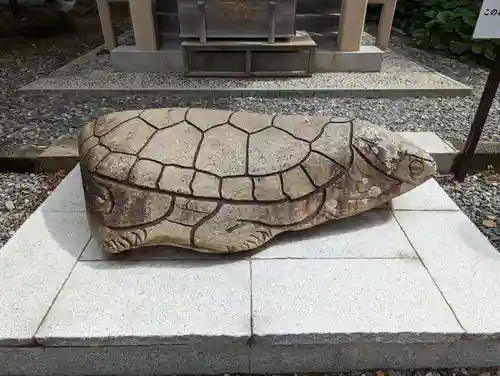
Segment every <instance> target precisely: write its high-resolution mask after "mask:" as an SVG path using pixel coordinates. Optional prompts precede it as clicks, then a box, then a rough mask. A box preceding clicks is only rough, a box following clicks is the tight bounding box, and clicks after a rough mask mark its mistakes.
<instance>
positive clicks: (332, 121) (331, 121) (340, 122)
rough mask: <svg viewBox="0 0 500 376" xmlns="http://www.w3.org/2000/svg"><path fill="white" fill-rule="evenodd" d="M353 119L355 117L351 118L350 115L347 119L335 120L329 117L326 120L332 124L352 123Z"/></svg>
mask: <svg viewBox="0 0 500 376" xmlns="http://www.w3.org/2000/svg"><path fill="white" fill-rule="evenodd" d="M354 119H355V118H353V117H350V118H349V119H348V120H343V121H335V120H332V119H330V120H329V121H328V122H329V123H332V124H347V123H352V122H353V121H354Z"/></svg>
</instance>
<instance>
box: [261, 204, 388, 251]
mask: <svg viewBox="0 0 500 376" xmlns="http://www.w3.org/2000/svg"><path fill="white" fill-rule="evenodd" d="M382 209H385V210H382ZM388 209H389V207H388V205H387V204H384V205H382V206H380V207H379V208H375V209H372V210H368V211H366V212H363V213H359V214H357V215H354V216H351V217H347V218H342V219H337V220H331V221H329V222H326V223H323V224H321V225H318V226H315V227H313V228H309V229H305V230H300V231H293V232H284V233H281V234H279V235H277V236H276V237H274V238H273V239H271V240H270V241H268V242H267V243H266V244H264V245H263V246H262V247H260V248H258V249H256V250H255V252H253V253H254V254H256V253H258V251H261V250H264V249H265V248H268V247H272V246H273V245H275V244H280V245H282V244H286V243H293V242H295V241H299V240H312V239H315V238H322V237H327V236H335V235H341V234H345V233H348V232H351V231H360V230H363V229H368V228H372V227H374V226H379V225H381V224H383V223H386V222H388V221H389V220H390V219H391V217H392V213H391V211H390V210H388Z"/></svg>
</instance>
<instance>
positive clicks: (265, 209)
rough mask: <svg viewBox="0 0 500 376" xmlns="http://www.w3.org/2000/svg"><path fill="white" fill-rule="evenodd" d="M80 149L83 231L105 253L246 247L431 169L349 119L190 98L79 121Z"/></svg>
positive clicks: (386, 193)
mask: <svg viewBox="0 0 500 376" xmlns="http://www.w3.org/2000/svg"><path fill="white" fill-rule="evenodd" d="M79 152H80V156H81V170H82V178H83V184H84V192H85V200H86V205H87V213H88V218H89V223H90V225H91V228H92V232H93V234H94V236H95V237H96V238H97V240H98V241H99V243H100V244H101V246H102V247H103V248H104V249H105V250H107V251H109V252H113V253H119V252H122V251H124V250H128V249H131V248H137V247H142V246H150V245H173V246H177V247H185V248H190V249H193V250H195V251H200V252H221V253H224V252H236V251H243V250H250V249H254V248H257V247H259V246H261V245H263V244H264V243H266V242H267V241H268V240H269V239H271V238H272V237H274V236H275V235H277V234H279V233H282V232H285V231H296V230H303V229H306V228H310V227H313V226H316V225H319V224H321V223H324V222H326V221H329V220H332V219H339V218H343V217H347V216H352V215H355V214H358V213H360V212H363V211H366V210H369V209H372V208H375V207H377V206H380V205H381V204H383V203H386V202H387V201H389V200H391V199H392V198H394V197H396V196H398V195H400V194H402V193H404V192H407V191H408V190H410V189H412V188H414V187H415V186H417V185H419V184H421V183H423V182H425V181H426V180H427V179H429V178H430V177H431V176H432V175H433V174H434V173H435V168H436V165H435V162H434V160H433V159H432V157H431V156H429V155H428V154H427V153H426V152H424V151H423V150H421V149H420V148H419V147H417V146H415V145H414V144H412V143H411V142H410V141H408V140H406V139H405V138H403V137H401V136H399V135H398V134H396V133H393V132H391V131H389V130H387V129H384V128H382V127H378V126H375V125H373V124H370V123H366V122H362V121H359V120H353V119H348V118H329V117H322V116H301V115H278V116H271V115H265V114H257V113H248V112H230V111H224V110H212V109H200V108H190V109H187V108H166V109H147V110H143V111H124V112H115V113H112V114H109V115H106V116H102V117H100V118H99V119H97V120H96V121H95V122H90V123H88V124H86V125H85V126H84V127H83V129H82V130H81V133H80V137H79Z"/></svg>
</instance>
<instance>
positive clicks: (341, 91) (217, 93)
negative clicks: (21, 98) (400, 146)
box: [18, 84, 472, 98]
mask: <svg viewBox="0 0 500 376" xmlns="http://www.w3.org/2000/svg"><path fill="white" fill-rule="evenodd" d="M462 86H463V87H450V88H431V87H429V88H367V89H365V88H328V89H325V88H303V89H286V88H285V89H272V90H269V89H258V88H234V89H215V88H188V89H184V88H174V87H172V88H168V87H167V88H153V87H151V88H138V87H125V86H124V87H122V88H76V87H54V88H50V87H49V88H43V89H38V88H36V87H35V86H34V85H33V86H30V84H28V85H27V86H24V87H22V88H20V89H18V91H19V92H21V93H26V94H32V93H33V94H59V95H69V96H79V97H82V96H86V95H88V96H95V95H100V96H101V95H102V96H108V95H124V94H132V93H133V94H151V93H155V94H161V95H168V96H182V97H188V98H234V97H237V98H246V97H259V98H297V97H299V98H309V97H328V98H348V97H350V98H401V97H409V98H420V97H465V96H469V95H471V93H472V89H471V88H470V87H467V86H465V85H462Z"/></svg>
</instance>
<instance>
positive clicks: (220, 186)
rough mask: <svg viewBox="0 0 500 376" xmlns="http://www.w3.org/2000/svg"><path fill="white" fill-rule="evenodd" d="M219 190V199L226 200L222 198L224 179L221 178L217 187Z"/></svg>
mask: <svg viewBox="0 0 500 376" xmlns="http://www.w3.org/2000/svg"><path fill="white" fill-rule="evenodd" d="M217 189H218V191H219V197H220V198H224V197H223V196H222V179H220V178H219V184H218V186H217Z"/></svg>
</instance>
